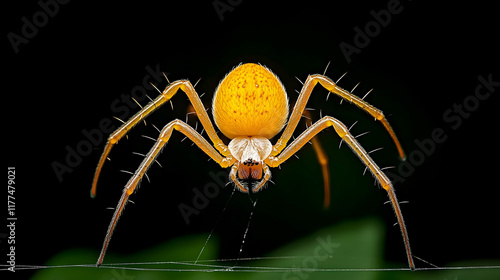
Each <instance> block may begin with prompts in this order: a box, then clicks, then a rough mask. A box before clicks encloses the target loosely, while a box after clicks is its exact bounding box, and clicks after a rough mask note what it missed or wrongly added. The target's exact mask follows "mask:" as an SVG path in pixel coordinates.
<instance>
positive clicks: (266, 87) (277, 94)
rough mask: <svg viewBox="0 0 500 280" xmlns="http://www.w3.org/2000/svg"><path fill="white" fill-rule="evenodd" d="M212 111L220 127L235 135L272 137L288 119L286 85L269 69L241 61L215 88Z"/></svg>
mask: <svg viewBox="0 0 500 280" xmlns="http://www.w3.org/2000/svg"><path fill="white" fill-rule="evenodd" d="M212 112H213V116H214V120H215V123H216V124H217V126H218V127H219V129H220V130H221V131H222V133H224V135H226V136H227V137H229V138H230V139H233V138H235V137H237V136H262V137H265V138H268V139H270V138H272V137H273V136H275V135H276V134H278V132H280V130H281V129H282V128H283V126H284V125H285V123H286V121H287V119H288V97H287V95H286V92H285V88H284V87H283V85H282V84H281V82H280V81H279V79H278V77H277V76H276V75H274V74H273V73H272V72H271V71H270V70H269V69H267V68H266V67H264V66H261V65H258V64H254V63H248V64H242V65H240V66H238V67H236V68H235V69H233V71H231V72H229V74H227V76H226V77H225V78H224V79H223V80H222V81H221V83H220V84H219V86H218V88H217V90H216V91H215V95H214V99H213V104H212Z"/></svg>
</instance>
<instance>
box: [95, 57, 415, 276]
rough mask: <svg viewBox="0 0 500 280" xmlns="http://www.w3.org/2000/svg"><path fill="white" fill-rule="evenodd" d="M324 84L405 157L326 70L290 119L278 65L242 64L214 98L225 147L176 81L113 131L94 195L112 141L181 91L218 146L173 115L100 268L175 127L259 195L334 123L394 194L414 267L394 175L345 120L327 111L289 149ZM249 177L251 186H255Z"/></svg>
mask: <svg viewBox="0 0 500 280" xmlns="http://www.w3.org/2000/svg"><path fill="white" fill-rule="evenodd" d="M317 84H320V85H321V86H322V87H324V88H325V89H327V90H328V91H329V92H331V93H334V94H336V95H338V96H340V97H341V98H343V99H345V100H347V101H349V102H351V103H354V104H355V105H356V106H358V107H359V108H360V109H362V110H364V111H366V112H367V113H368V114H370V115H371V116H373V117H374V118H375V120H379V121H380V122H382V124H383V125H384V127H385V129H386V130H387V131H388V133H389V135H390V136H391V138H392V140H393V141H394V143H395V145H396V147H397V150H398V152H399V155H400V157H401V158H402V159H404V158H405V154H404V152H403V149H402V147H401V145H400V143H399V140H398V139H397V137H396V134H395V133H394V131H393V130H392V128H391V126H390V125H389V123H388V122H387V120H386V118H385V117H384V115H383V113H382V111H380V110H378V109H377V108H375V107H373V106H372V105H370V104H368V103H367V102H365V101H364V100H363V98H359V97H357V96H355V95H353V94H352V93H351V92H349V91H346V90H344V89H342V88H340V87H338V86H337V85H336V83H335V82H333V81H332V80H331V79H330V78H328V77H326V76H325V75H320V74H315V75H309V76H308V77H307V80H306V81H305V82H304V83H303V87H302V90H301V92H300V94H299V96H298V99H297V102H296V104H295V107H294V108H293V110H292V111H291V115H290V118H288V113H289V107H288V96H287V94H286V92H285V88H284V86H283V85H282V83H281V81H280V80H279V78H278V77H277V76H276V75H275V74H274V73H273V72H272V71H271V70H269V69H268V68H267V67H265V66H262V65H260V64H254V63H247V64H240V65H239V66H237V67H235V68H234V69H233V70H232V71H231V72H229V73H228V74H227V75H226V76H225V77H224V79H222V81H221V82H220V83H219V85H218V87H217V89H216V91H215V95H214V97H213V102H212V114H213V119H214V121H215V123H216V125H217V127H218V128H219V130H220V131H221V132H222V133H223V134H224V135H225V136H227V137H228V138H229V139H231V141H230V142H229V144H228V145H226V144H224V142H223V141H222V140H221V139H220V138H219V136H218V135H217V132H216V130H215V127H214V126H213V124H212V121H211V120H210V118H209V116H208V114H207V112H206V110H205V108H204V106H203V104H202V102H201V100H200V97H199V96H198V94H197V93H196V91H195V89H194V87H193V85H192V84H191V82H189V81H188V80H178V81H175V82H172V83H170V84H169V85H168V86H167V87H166V88H165V90H164V91H163V92H161V94H160V95H159V96H158V97H157V98H156V99H154V100H152V101H151V102H150V103H149V104H148V105H147V106H145V107H143V108H142V109H141V110H140V111H139V112H138V113H136V114H135V115H134V116H132V117H131V118H130V119H129V120H128V121H127V122H124V123H123V125H122V126H120V127H119V128H118V129H117V130H116V131H115V132H114V133H113V134H111V135H110V136H109V138H108V141H107V143H106V146H105V148H104V151H103V154H102V156H101V158H100V160H99V163H98V166H97V168H96V171H95V175H94V180H93V183H92V189H91V196H92V197H95V195H96V186H97V181H98V178H99V174H100V173H101V169H102V166H103V164H104V161H105V160H106V158H107V156H108V154H109V152H110V151H111V148H112V147H113V145H114V144H116V143H117V142H118V141H119V140H120V139H121V138H122V137H123V136H125V135H126V134H127V132H128V131H129V130H130V129H131V128H132V127H133V126H134V125H136V124H137V123H139V122H140V121H142V120H143V119H144V118H146V117H147V116H148V115H149V114H150V113H151V112H153V111H154V110H155V109H157V108H159V107H160V106H162V105H163V104H165V102H167V101H169V100H170V99H171V98H172V97H173V96H174V95H175V94H176V93H177V91H178V90H179V89H180V90H182V91H183V92H184V93H186V95H187V96H188V98H189V100H190V102H191V104H192V106H193V108H194V110H195V113H196V115H197V116H198V118H199V120H200V122H201V124H202V125H203V128H204V129H205V131H206V133H207V135H208V137H209V138H210V141H212V143H210V142H208V141H207V140H206V139H205V138H204V137H203V136H202V135H201V134H200V133H198V132H197V131H196V130H195V129H193V128H192V127H191V126H189V125H188V124H187V123H185V122H183V121H181V120H179V119H176V120H173V121H171V122H169V123H168V124H167V125H166V126H165V127H163V129H162V130H161V131H160V136H159V137H158V139H157V140H156V143H155V144H154V146H153V147H152V148H151V150H150V151H149V152H148V154H147V155H146V156H145V157H144V160H143V161H142V163H141V164H140V166H139V168H138V169H137V170H136V171H135V173H134V174H133V175H132V177H131V178H130V179H129V181H128V182H127V184H126V186H125V187H124V189H123V194H122V196H121V199H120V201H119V202H118V205H117V207H116V209H115V212H114V215H113V218H112V220H111V222H110V224H109V228H108V231H107V234H106V238H105V240H104V244H103V247H102V250H101V253H100V255H99V258H98V260H97V266H100V265H101V264H102V262H103V259H104V255H105V253H106V250H107V248H108V245H109V242H110V240H111V236H112V234H113V231H114V229H115V227H116V224H117V222H118V219H119V217H120V215H121V213H122V211H123V209H124V207H125V204H126V203H127V201H128V199H129V196H130V195H131V194H132V193H134V190H135V189H136V188H137V186H138V184H139V183H140V181H141V179H142V177H143V176H144V175H145V174H146V171H147V170H148V168H149V167H150V166H151V164H152V163H153V161H155V159H156V156H157V155H158V153H159V152H160V151H161V149H162V148H163V146H164V145H165V144H166V143H167V142H168V140H169V139H170V136H171V135H172V132H173V131H174V130H177V131H179V132H181V133H183V134H184V135H185V136H187V137H188V138H189V139H190V140H191V141H193V142H194V144H196V145H197V146H198V147H199V148H200V149H201V150H202V151H204V152H205V153H206V154H207V155H208V156H209V157H210V158H211V159H212V160H214V161H215V162H216V163H218V164H219V165H220V166H221V167H222V168H229V167H230V168H231V171H230V175H229V176H230V179H231V181H232V182H234V184H235V185H236V187H237V188H238V189H239V190H240V191H242V192H243V193H248V192H253V193H255V192H258V191H260V190H262V188H263V187H264V186H265V185H266V182H268V181H269V179H270V177H271V172H270V167H278V166H280V165H281V164H282V163H284V162H285V161H286V160H287V159H288V158H290V156H292V155H293V154H295V153H296V152H297V151H298V150H299V149H300V148H302V147H303V146H304V145H305V144H306V143H308V142H309V141H310V140H311V139H312V138H313V137H314V136H316V135H317V134H318V133H319V132H320V131H322V130H324V129H326V128H328V127H333V128H334V129H335V132H336V133H337V134H338V136H340V138H341V139H342V141H344V142H345V143H347V144H348V145H349V147H350V148H351V149H352V150H353V152H354V153H355V154H356V155H357V156H358V157H359V158H360V159H361V161H362V162H363V163H364V164H365V165H366V167H367V168H368V169H369V170H370V171H371V173H372V174H373V175H374V176H375V178H376V180H377V181H378V182H379V183H380V184H381V186H382V187H383V188H384V189H385V190H386V191H387V193H388V195H389V198H390V201H391V203H392V206H393V209H394V211H395V213H396V217H397V221H398V223H399V227H400V229H401V233H402V236H403V241H404V245H405V249H406V255H407V258H408V265H409V267H410V268H411V269H414V268H415V265H414V263H413V257H412V254H411V250H410V243H409V239H408V234H407V231H406V227H405V224H404V220H403V216H402V214H401V210H400V208H399V203H398V200H397V198H396V194H395V193H394V188H393V186H392V184H391V182H390V180H389V178H388V177H387V176H386V175H385V174H384V173H383V172H382V170H381V169H380V168H379V167H378V166H377V164H376V163H375V162H374V161H373V160H372V158H371V157H370V156H369V154H368V153H367V152H366V151H365V149H364V148H363V147H362V146H361V145H360V144H359V143H358V141H357V140H356V139H355V137H353V136H352V135H351V133H350V132H349V129H348V128H347V127H346V126H345V125H344V124H343V123H342V122H340V121H339V120H337V119H335V118H333V117H331V116H324V117H322V118H321V119H320V120H318V121H317V122H315V123H314V124H312V125H310V126H309V127H308V128H307V129H306V130H305V131H304V132H302V134H300V136H299V137H297V138H296V139H295V140H293V141H292V142H291V143H290V144H289V145H288V146H287V143H288V141H289V140H290V138H291V137H292V133H293V132H294V130H295V128H296V127H297V124H298V122H299V120H300V118H301V116H302V114H303V112H304V109H305V106H306V103H307V101H308V99H309V96H310V95H311V92H312V90H313V89H314V87H315V86H316V85H317ZM287 121H288V122H287ZM283 128H284V130H283V133H282V134H281V136H280V138H279V139H278V140H277V142H276V143H275V144H274V145H273V144H271V141H270V140H269V139H271V138H273V137H274V136H275V135H277V134H278V133H279V132H280V131H281V130H282V129H283ZM321 153H323V152H321ZM322 164H323V163H322ZM248 182H251V183H250V184H249V183H248Z"/></svg>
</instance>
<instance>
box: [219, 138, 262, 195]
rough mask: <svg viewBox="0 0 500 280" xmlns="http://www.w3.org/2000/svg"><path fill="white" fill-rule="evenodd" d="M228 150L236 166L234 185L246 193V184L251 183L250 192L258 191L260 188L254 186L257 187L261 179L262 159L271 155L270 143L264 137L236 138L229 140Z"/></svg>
mask: <svg viewBox="0 0 500 280" xmlns="http://www.w3.org/2000/svg"><path fill="white" fill-rule="evenodd" d="M228 148H229V151H230V152H231V154H232V155H233V157H234V158H235V159H236V160H237V164H238V178H237V179H236V180H238V182H235V183H237V184H236V185H238V187H239V188H240V190H241V191H243V192H248V191H249V189H248V187H246V185H247V184H246V183H247V182H251V183H255V184H252V189H251V191H252V192H256V191H258V190H260V187H259V188H256V187H255V186H257V185H259V184H258V182H257V181H258V180H259V181H260V180H261V179H262V173H263V172H262V170H263V168H264V159H266V158H267V157H268V156H269V155H270V154H271V150H272V145H271V142H270V141H269V140H268V139H267V138H264V137H236V138H234V139H233V140H231V142H230V143H229V145H228ZM240 180H242V181H240ZM238 183H239V184H238ZM242 187H243V188H242Z"/></svg>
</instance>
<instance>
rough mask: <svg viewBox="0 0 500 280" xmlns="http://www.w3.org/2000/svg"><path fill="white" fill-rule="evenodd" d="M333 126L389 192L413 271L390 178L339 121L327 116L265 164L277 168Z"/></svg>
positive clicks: (410, 255)
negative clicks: (320, 133)
mask: <svg viewBox="0 0 500 280" xmlns="http://www.w3.org/2000/svg"><path fill="white" fill-rule="evenodd" d="M330 126H333V127H334V129H335V131H336V132H337V134H338V135H339V136H340V138H342V140H343V141H344V142H346V143H347V144H348V145H349V147H350V148H351V149H352V150H353V151H354V153H355V154H356V155H358V157H359V158H360V159H361V161H362V162H363V163H364V164H365V165H366V166H367V167H368V168H369V169H370V171H371V172H372V174H373V175H374V176H375V178H377V181H378V182H379V183H380V184H381V185H382V187H383V188H384V189H385V190H386V191H387V194H388V195H389V199H390V200H391V203H392V207H393V209H394V212H395V213H396V218H397V220H398V224H399V227H400V229H401V234H402V235H403V241H404V245H405V249H406V256H407V258H408V265H409V267H410V268H411V269H412V270H413V269H415V265H414V263H413V257H412V254H411V250H410V241H409V239H408V233H407V231H406V226H405V223H404V220H403V214H402V213H401V209H400V208H399V203H398V200H397V198H396V194H395V192H394V188H393V187H392V183H391V181H390V180H389V178H388V177H387V176H386V175H385V174H384V173H383V172H382V170H380V168H379V167H378V166H377V164H376V163H375V162H374V161H373V160H372V158H371V157H370V156H369V154H368V153H367V152H366V151H365V149H364V148H363V147H362V146H361V145H360V144H359V143H358V141H356V139H355V138H354V136H352V135H351V133H350V132H349V129H348V128H347V127H346V126H345V125H344V124H343V123H342V122H340V121H339V120H337V119H335V118H332V117H329V116H326V117H323V118H322V119H320V120H319V121H317V122H316V123H314V124H313V125H312V126H310V127H309V128H308V129H306V130H305V131H304V132H303V133H302V134H301V135H300V136H299V137H297V138H296V139H295V140H294V141H293V142H292V143H291V144H290V145H289V146H288V147H286V149H285V150H284V151H283V152H282V153H281V154H280V155H279V156H278V157H273V156H270V157H268V158H267V159H266V160H265V161H264V162H265V163H266V164H267V165H269V166H271V167H277V166H279V165H280V164H281V163H283V162H285V161H286V160H287V159H288V158H290V157H291V156H292V155H293V154H295V153H296V152H297V151H298V150H299V149H300V148H302V147H303V146H304V145H305V144H306V143H307V142H308V141H309V140H311V139H312V138H313V137H314V136H316V135H317V134H318V133H319V132H320V131H322V130H324V129H325V128H328V127H330Z"/></svg>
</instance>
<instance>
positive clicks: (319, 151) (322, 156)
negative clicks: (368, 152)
mask: <svg viewBox="0 0 500 280" xmlns="http://www.w3.org/2000/svg"><path fill="white" fill-rule="evenodd" d="M327 67H328V66H327ZM325 70H326V69H325ZM304 115H305V116H306V117H307V119H306V125H307V127H310V126H311V124H312V121H311V114H310V113H309V111H307V110H304ZM311 142H312V145H313V148H314V152H315V153H316V157H317V158H318V161H319V164H320V165H321V172H322V173H323V185H324V190H325V195H324V200H323V207H324V208H325V209H326V208H328V207H330V171H329V168H328V156H327V155H326V153H325V151H324V150H323V147H322V146H321V143H320V142H319V140H318V138H316V137H313V138H312V139H311Z"/></svg>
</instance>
